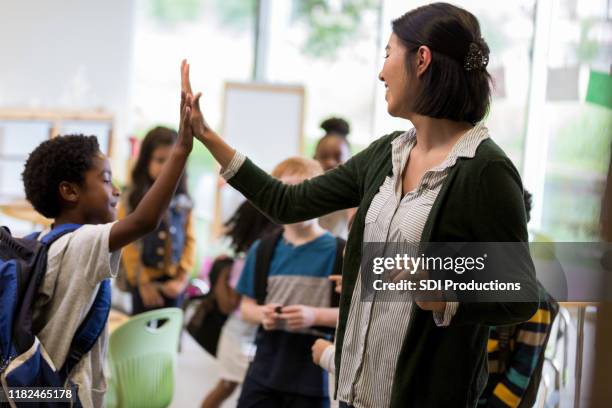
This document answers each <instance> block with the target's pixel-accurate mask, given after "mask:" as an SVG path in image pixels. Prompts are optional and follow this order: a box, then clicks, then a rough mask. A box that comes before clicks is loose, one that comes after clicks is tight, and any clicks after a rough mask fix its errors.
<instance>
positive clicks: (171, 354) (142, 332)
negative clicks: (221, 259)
mask: <svg viewBox="0 0 612 408" xmlns="http://www.w3.org/2000/svg"><path fill="white" fill-rule="evenodd" d="M182 321H183V312H182V310H181V309H179V308H165V309H158V310H153V311H150V312H146V313H142V314H139V315H136V316H134V317H132V318H130V320H128V321H127V322H125V323H124V324H122V325H121V326H119V327H118V328H117V329H116V330H115V331H114V332H113V333H112V334H111V336H110V339H109V349H108V356H109V361H108V363H109V366H110V372H111V376H110V379H109V384H108V386H109V389H108V392H107V395H106V401H105V406H106V407H109V408H128V407H129V408H140V407H142V408H162V407H167V406H169V405H170V403H171V402H172V396H173V394H174V378H175V372H176V358H177V354H178V341H179V335H180V333H181V328H182Z"/></svg>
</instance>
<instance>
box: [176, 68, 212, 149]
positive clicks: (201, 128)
mask: <svg viewBox="0 0 612 408" xmlns="http://www.w3.org/2000/svg"><path fill="white" fill-rule="evenodd" d="M182 93H185V94H186V95H190V96H191V98H192V112H191V127H192V129H193V133H194V135H195V137H196V138H197V139H198V140H200V141H201V142H202V143H205V142H206V141H207V139H210V138H211V136H213V135H212V134H214V132H213V130H212V129H211V128H210V126H208V123H206V119H204V115H202V111H201V110H200V97H201V96H202V93H201V92H198V93H197V94H195V95H194V94H193V90H192V89H191V80H190V78H189V63H188V62H187V60H183V62H182V63H181V94H182Z"/></svg>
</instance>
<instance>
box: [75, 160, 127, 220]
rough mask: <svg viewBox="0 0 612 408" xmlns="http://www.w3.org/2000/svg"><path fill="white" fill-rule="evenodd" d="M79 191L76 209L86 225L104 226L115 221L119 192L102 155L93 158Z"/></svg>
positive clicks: (108, 164)
mask: <svg viewBox="0 0 612 408" xmlns="http://www.w3.org/2000/svg"><path fill="white" fill-rule="evenodd" d="M79 190H80V191H79V198H78V207H79V208H80V209H81V211H82V213H83V219H84V220H86V222H87V223H88V224H105V223H108V222H112V221H114V220H115V219H116V217H117V204H118V203H119V190H118V189H117V187H115V185H114V184H113V180H112V172H111V167H110V161H109V160H108V158H107V157H106V156H104V155H103V154H102V153H100V154H98V155H97V156H96V157H94V158H93V160H92V167H91V169H89V170H87V172H86V173H85V182H84V183H83V186H82V187H81V188H80V189H79Z"/></svg>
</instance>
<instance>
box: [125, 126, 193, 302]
mask: <svg viewBox="0 0 612 408" xmlns="http://www.w3.org/2000/svg"><path fill="white" fill-rule="evenodd" d="M177 137H178V135H177V133H176V132H175V131H174V130H172V129H169V128H166V127H156V128H154V129H151V130H150V131H149V132H148V133H147V135H146V136H145V138H144V140H143V141H142V145H141V147H140V153H139V155H138V160H137V161H136V164H135V166H134V169H133V170H132V179H131V184H130V186H129V187H128V192H127V194H126V195H125V198H124V200H123V202H122V205H121V206H120V207H119V218H124V217H125V216H126V215H127V214H130V213H131V212H133V211H134V209H135V208H136V207H137V206H138V203H139V202H140V200H142V197H143V196H144V195H145V194H146V192H147V191H148V190H149V189H150V188H151V186H152V185H153V183H154V182H155V180H156V179H157V177H159V175H160V173H161V171H162V168H163V166H164V164H165V163H166V161H167V160H168V159H169V158H170V157H171V153H172V146H173V144H174V143H175V142H176V139H177ZM186 179H187V175H186V173H185V174H183V176H182V177H181V179H180V181H179V184H178V187H177V189H176V192H175V194H174V196H173V198H172V201H170V205H169V206H168V210H167V211H166V213H165V214H164V217H163V219H162V222H161V223H160V224H159V225H158V226H157V228H156V230H155V231H152V232H150V233H149V234H147V235H146V236H144V237H143V238H142V239H140V240H139V241H138V242H134V243H132V244H130V245H127V246H126V247H125V248H124V250H123V257H122V258H123V259H122V260H123V266H124V268H125V270H126V272H127V278H128V281H129V283H130V284H131V286H132V313H133V314H137V313H142V312H145V311H148V310H153V309H157V308H162V307H181V305H182V302H183V295H184V291H185V288H186V287H187V283H188V280H189V274H190V272H191V270H192V269H193V265H194V262H195V251H196V240H195V234H194V227H193V215H192V208H193V203H192V201H191V198H190V196H189V191H188V189H187V182H186Z"/></svg>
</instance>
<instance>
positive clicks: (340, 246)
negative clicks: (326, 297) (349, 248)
mask: <svg viewBox="0 0 612 408" xmlns="http://www.w3.org/2000/svg"><path fill="white" fill-rule="evenodd" d="M345 246H346V241H345V240H343V239H342V238H340V237H336V259H335V260H334V269H333V271H332V275H342V264H343V259H344V247H345ZM331 284H332V290H331V299H330V302H329V305H330V307H338V306H340V294H339V293H336V290H335V286H336V284H335V283H334V282H332V283H331Z"/></svg>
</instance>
